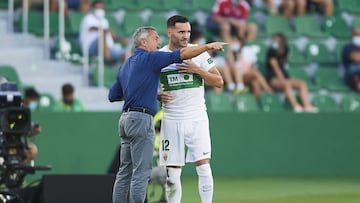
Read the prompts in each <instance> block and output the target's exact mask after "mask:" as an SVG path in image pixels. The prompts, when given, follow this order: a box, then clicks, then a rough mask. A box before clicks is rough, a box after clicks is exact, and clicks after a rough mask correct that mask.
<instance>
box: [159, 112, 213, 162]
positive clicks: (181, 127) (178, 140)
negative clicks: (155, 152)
mask: <svg viewBox="0 0 360 203" xmlns="http://www.w3.org/2000/svg"><path fill="white" fill-rule="evenodd" d="M185 146H186V147H187V149H188V151H187V153H186V162H196V161H199V160H202V159H210V157H211V141H210V131H209V120H208V119H207V117H206V118H205V119H204V120H201V121H185V120H184V121H178V120H168V119H163V120H162V121H161V141H160V149H159V158H160V165H165V166H184V165H185Z"/></svg>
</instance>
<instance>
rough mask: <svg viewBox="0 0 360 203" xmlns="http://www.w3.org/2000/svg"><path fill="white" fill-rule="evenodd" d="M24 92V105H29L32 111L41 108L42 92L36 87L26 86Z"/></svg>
mask: <svg viewBox="0 0 360 203" xmlns="http://www.w3.org/2000/svg"><path fill="white" fill-rule="evenodd" d="M24 92H25V97H24V101H23V103H24V106H26V107H28V108H29V109H30V110H31V111H35V110H37V109H39V100H40V94H39V93H38V92H37V91H36V90H35V89H34V88H26V89H25V91H24Z"/></svg>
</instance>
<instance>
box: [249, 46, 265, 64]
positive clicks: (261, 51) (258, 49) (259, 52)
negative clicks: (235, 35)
mask: <svg viewBox="0 0 360 203" xmlns="http://www.w3.org/2000/svg"><path fill="white" fill-rule="evenodd" d="M246 46H251V47H252V48H253V49H254V51H255V53H256V56H257V59H258V62H259V63H260V64H265V62H266V53H267V49H268V47H267V46H266V45H265V44H264V43H263V42H262V41H253V42H249V43H248V44H247V45H246Z"/></svg>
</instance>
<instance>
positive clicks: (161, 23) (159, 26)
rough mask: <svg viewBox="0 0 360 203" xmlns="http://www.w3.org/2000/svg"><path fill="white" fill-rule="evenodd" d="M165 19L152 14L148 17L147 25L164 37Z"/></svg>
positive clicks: (159, 14) (158, 14)
mask: <svg viewBox="0 0 360 203" xmlns="http://www.w3.org/2000/svg"><path fill="white" fill-rule="evenodd" d="M166 21H167V18H166V17H165V16H164V15H163V14H161V13H153V14H152V15H150V16H149V20H148V24H149V25H151V26H153V27H155V28H156V30H157V32H158V33H159V35H166Z"/></svg>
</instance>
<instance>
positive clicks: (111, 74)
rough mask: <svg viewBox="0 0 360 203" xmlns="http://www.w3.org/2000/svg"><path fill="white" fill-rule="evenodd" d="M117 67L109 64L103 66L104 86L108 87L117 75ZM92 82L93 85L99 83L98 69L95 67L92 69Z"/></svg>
mask: <svg viewBox="0 0 360 203" xmlns="http://www.w3.org/2000/svg"><path fill="white" fill-rule="evenodd" d="M117 72H118V69H116V68H113V67H111V66H105V67H104V86H105V87H107V88H110V87H111V86H112V85H113V84H114V82H115V80H116V77H117ZM93 83H94V85H96V86H97V85H99V69H98V67H96V68H95V69H94V71H93Z"/></svg>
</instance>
